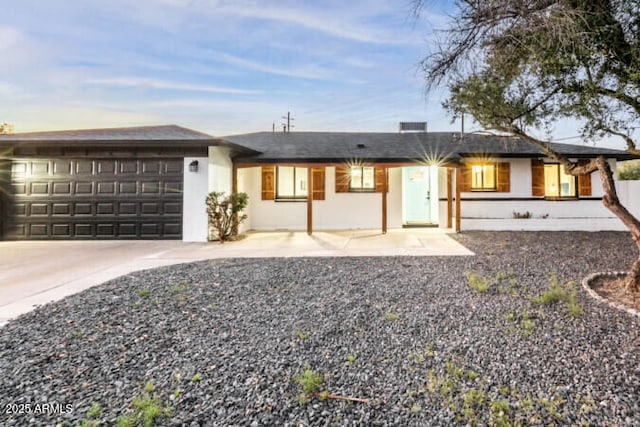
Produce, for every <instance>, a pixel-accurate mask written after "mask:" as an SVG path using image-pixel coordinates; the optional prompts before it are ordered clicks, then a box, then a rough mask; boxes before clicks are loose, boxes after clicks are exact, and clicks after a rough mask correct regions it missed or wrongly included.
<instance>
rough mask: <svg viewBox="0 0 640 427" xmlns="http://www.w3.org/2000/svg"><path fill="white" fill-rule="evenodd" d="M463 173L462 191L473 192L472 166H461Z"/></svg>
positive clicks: (461, 173) (461, 175) (461, 174)
mask: <svg viewBox="0 0 640 427" xmlns="http://www.w3.org/2000/svg"><path fill="white" fill-rule="evenodd" d="M460 168H461V171H460V177H461V178H462V179H461V180H460V184H459V186H460V191H461V192H464V191H467V192H468V191H471V165H470V164H463V165H460Z"/></svg>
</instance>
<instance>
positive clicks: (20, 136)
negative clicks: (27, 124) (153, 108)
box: [0, 125, 248, 152]
mask: <svg viewBox="0 0 640 427" xmlns="http://www.w3.org/2000/svg"><path fill="white" fill-rule="evenodd" d="M0 146H11V147H25V146H37V147H56V146H64V147H71V146H100V147H111V146H136V147H139V146H172V147H208V146H229V147H231V148H235V149H237V150H239V151H244V152H246V151H248V150H247V149H245V148H243V147H237V146H235V145H234V144H232V143H230V142H228V141H225V140H223V139H221V138H215V137H213V136H211V135H208V134H206V133H202V132H197V131H194V130H191V129H187V128H184V127H181V126H176V125H166V126H138V127H123V128H106V129H79V130H62V131H49V132H25V133H13V134H3V135H0Z"/></svg>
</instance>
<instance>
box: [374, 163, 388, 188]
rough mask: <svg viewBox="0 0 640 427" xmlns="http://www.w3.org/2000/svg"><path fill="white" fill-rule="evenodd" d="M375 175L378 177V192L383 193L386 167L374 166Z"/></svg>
mask: <svg viewBox="0 0 640 427" xmlns="http://www.w3.org/2000/svg"><path fill="white" fill-rule="evenodd" d="M374 171H375V177H376V193H382V192H383V191H384V186H385V179H384V169H383V168H374ZM386 186H387V192H388V191H389V169H387V182H386Z"/></svg>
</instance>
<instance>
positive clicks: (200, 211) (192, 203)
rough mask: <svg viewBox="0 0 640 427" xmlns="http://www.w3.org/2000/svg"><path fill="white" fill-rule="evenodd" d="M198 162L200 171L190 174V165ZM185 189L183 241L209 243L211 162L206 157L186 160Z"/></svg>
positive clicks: (183, 193) (187, 158) (183, 196)
mask: <svg viewBox="0 0 640 427" xmlns="http://www.w3.org/2000/svg"><path fill="white" fill-rule="evenodd" d="M194 160H195V161H197V162H198V171H197V172H189V164H190V163H191V162H192V161H194ZM183 170H184V188H183V192H182V201H183V206H182V209H183V211H182V240H183V241H185V242H206V241H207V210H206V209H207V208H206V205H205V199H206V197H207V190H208V187H209V162H208V159H207V158H206V157H185V158H184V169H183Z"/></svg>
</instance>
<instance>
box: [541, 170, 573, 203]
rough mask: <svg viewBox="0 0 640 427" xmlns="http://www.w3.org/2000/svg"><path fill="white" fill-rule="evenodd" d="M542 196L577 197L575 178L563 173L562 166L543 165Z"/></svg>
mask: <svg viewBox="0 0 640 427" xmlns="http://www.w3.org/2000/svg"><path fill="white" fill-rule="evenodd" d="M544 195H545V196H546V197H577V193H576V177H575V176H573V175H567V174H566V173H564V167H563V166H562V165H559V164H549V163H547V164H545V165H544Z"/></svg>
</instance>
